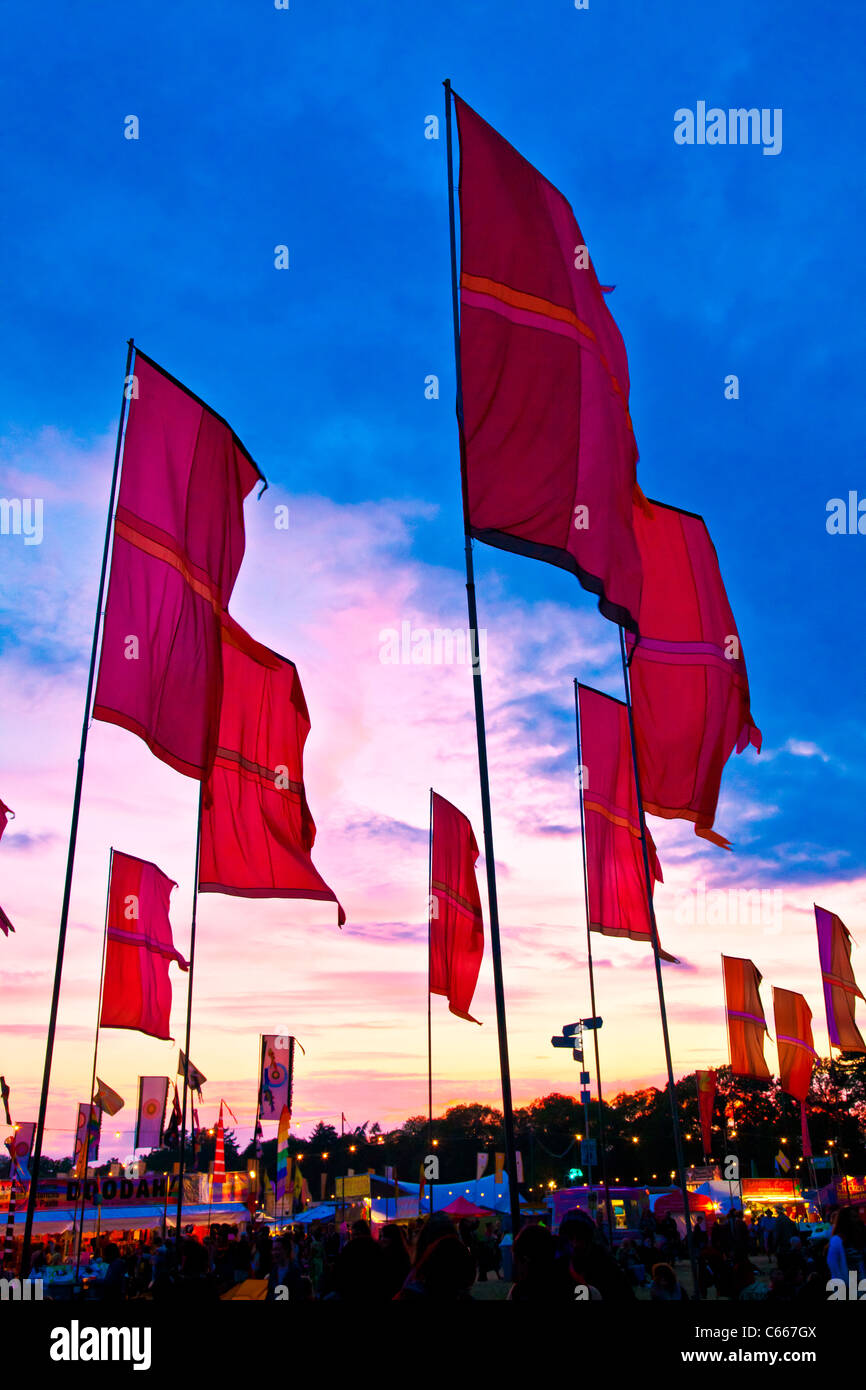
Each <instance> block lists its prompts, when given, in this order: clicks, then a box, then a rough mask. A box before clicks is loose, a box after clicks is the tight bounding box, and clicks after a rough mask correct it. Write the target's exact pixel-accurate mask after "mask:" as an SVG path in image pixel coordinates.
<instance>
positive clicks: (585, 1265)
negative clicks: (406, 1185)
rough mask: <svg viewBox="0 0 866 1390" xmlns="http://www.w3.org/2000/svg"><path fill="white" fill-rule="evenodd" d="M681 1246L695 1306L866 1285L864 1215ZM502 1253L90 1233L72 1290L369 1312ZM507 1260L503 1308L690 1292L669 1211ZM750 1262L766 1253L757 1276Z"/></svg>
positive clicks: (524, 1244)
mask: <svg viewBox="0 0 866 1390" xmlns="http://www.w3.org/2000/svg"><path fill="white" fill-rule="evenodd" d="M692 1240H693V1251H694V1255H695V1259H696V1262H697V1269H698V1280H699V1292H700V1296H701V1297H702V1298H706V1297H707V1296H708V1295H709V1296H714V1297H716V1298H724V1299H741V1300H749V1299H770V1300H778V1301H792V1300H814V1301H825V1300H826V1299H827V1297H828V1287H829V1281H830V1280H831V1279H842V1280H843V1281H844V1282H846V1283H847V1280H848V1276H849V1273H851V1272H854V1273H855V1274H856V1276H857V1278H858V1279H859V1278H863V1277H866V1220H864V1213H863V1212H862V1210H861V1211H856V1212H855V1211H854V1210H853V1209H850V1208H843V1209H841V1210H840V1211H838V1212H837V1213H836V1215H835V1218H834V1222H833V1227H832V1232H831V1235H830V1236H829V1237H827V1236H824V1237H823V1238H815V1237H812V1236H810V1235H809V1234H807V1233H806V1232H804V1230H803V1227H802V1226H798V1225H797V1223H795V1222H794V1221H793V1220H792V1219H791V1218H790V1216H788V1214H787V1213H786V1212H785V1211H780V1212H779V1213H773V1212H771V1211H769V1210H767V1211H764V1212H756V1213H753V1214H752V1215H751V1216H750V1217H748V1218H747V1217H744V1216H743V1214H742V1213H741V1212H737V1211H735V1212H732V1213H731V1215H730V1216H725V1215H719V1216H718V1217H717V1218H716V1219H715V1220H714V1221H713V1222H712V1224H711V1226H710V1228H709V1230H707V1229H706V1227H705V1223H704V1218H703V1217H700V1216H699V1217H698V1218H697V1220H696V1222H695V1225H694V1227H693V1231H692ZM509 1243H510V1242H509ZM503 1255H504V1250H503V1232H502V1226H501V1223H500V1222H499V1221H498V1220H496V1221H489V1222H488V1221H483V1222H482V1221H479V1220H478V1219H477V1218H471V1219H464V1220H460V1221H455V1220H453V1219H452V1218H451V1217H449V1216H447V1215H445V1214H444V1213H441V1214H434V1215H433V1216H430V1217H427V1218H426V1219H424V1220H419V1221H416V1222H411V1223H409V1224H408V1226H404V1225H398V1224H396V1223H388V1224H385V1225H383V1226H381V1227H380V1228H378V1229H377V1230H376V1232H375V1233H374V1232H373V1230H371V1228H370V1226H369V1224H368V1223H367V1222H366V1221H364V1220H359V1221H355V1222H354V1223H353V1224H352V1225H351V1226H350V1227H348V1228H347V1227H346V1226H345V1225H344V1226H342V1227H341V1228H338V1227H337V1226H336V1225H335V1224H334V1223H333V1222H332V1223H330V1224H328V1225H320V1226H313V1227H312V1228H311V1229H309V1230H306V1231H301V1232H295V1233H293V1232H291V1231H285V1232H283V1233H281V1234H278V1235H271V1234H270V1233H269V1232H268V1231H267V1230H265V1229H262V1228H259V1229H257V1230H254V1231H253V1232H252V1233H251V1234H246V1233H244V1232H242V1231H241V1232H238V1231H236V1230H235V1228H234V1227H230V1226H221V1225H213V1226H211V1227H210V1228H209V1230H208V1232H207V1234H206V1235H205V1236H204V1238H201V1239H200V1238H199V1237H198V1236H197V1235H196V1234H195V1233H194V1232H193V1231H192V1230H191V1229H190V1230H187V1231H186V1232H184V1234H183V1235H182V1237H181V1240H180V1243H179V1246H178V1242H177V1241H176V1239H175V1238H174V1237H173V1236H172V1235H169V1236H167V1237H166V1238H162V1237H159V1236H155V1237H153V1238H152V1239H141V1240H138V1241H135V1242H132V1241H130V1242H126V1243H122V1244H117V1243H116V1242H115V1241H113V1240H111V1239H110V1238H108V1237H96V1238H95V1239H93V1240H92V1241H90V1242H87V1243H86V1246H85V1249H84V1250H83V1252H82V1255H81V1263H82V1264H83V1267H84V1269H85V1270H87V1271H94V1270H95V1271H98V1274H97V1275H91V1277H89V1278H84V1279H83V1280H82V1283H83V1288H84V1293H85V1296H87V1294H88V1293H89V1294H90V1296H92V1297H99V1298H101V1299H103V1300H106V1301H112V1300H117V1301H119V1300H124V1299H130V1298H142V1297H144V1298H152V1299H154V1300H176V1299H178V1298H180V1299H183V1300H209V1299H215V1298H220V1297H225V1296H227V1295H228V1296H233V1294H238V1293H239V1292H240V1295H241V1296H247V1295H245V1294H244V1292H243V1290H242V1289H240V1288H239V1286H246V1285H248V1283H249V1281H252V1287H253V1288H254V1289H255V1292H254V1293H251V1294H250V1295H249V1296H254V1297H262V1296H263V1297H265V1298H266V1299H267V1300H269V1301H281V1300H282V1301H289V1302H295V1303H296V1302H303V1303H306V1302H312V1301H318V1300H321V1301H330V1302H343V1303H364V1304H370V1303H382V1302H388V1301H391V1300H397V1301H417V1300H429V1299H433V1300H436V1301H446V1302H454V1301H463V1300H466V1299H469V1298H471V1297H472V1289H473V1286H474V1285H476V1284H477V1283H478V1282H479V1281H481V1282H484V1281H486V1280H488V1279H489V1277H490V1275H491V1274H492V1275H493V1276H494V1277H495V1278H501V1277H502V1274H503ZM511 1256H512V1258H511V1261H510V1262H509V1264H510V1268H509V1269H508V1271H507V1273H508V1274H509V1276H510V1280H511V1287H510V1290H509V1293H508V1298H509V1299H511V1300H512V1301H514V1302H531V1301H538V1300H544V1301H545V1302H548V1303H549V1302H560V1301H561V1302H569V1303H574V1302H575V1300H580V1299H586V1300H589V1301H595V1300H601V1301H602V1302H621V1301H628V1300H632V1299H634V1298H636V1297H646V1296H647V1295H648V1296H649V1298H650V1299H651V1300H653V1301H661V1302H677V1301H683V1300H688V1299H689V1298H692V1297H694V1296H695V1295H694V1293H693V1292H687V1290H686V1288H685V1287H684V1284H683V1282H682V1277H681V1274H679V1275H678V1273H677V1265H678V1263H681V1262H685V1267H686V1268H688V1267H689V1262H690V1259H691V1252H690V1251H689V1250H688V1249H687V1248H686V1245H685V1241H684V1240H683V1238H682V1236H681V1234H680V1231H679V1228H678V1226H677V1223H676V1221H675V1219H674V1218H673V1216H670V1215H669V1216H666V1217H665V1218H663V1219H662V1220H657V1218H656V1217H655V1216H654V1215H653V1213H652V1212H649V1211H647V1212H645V1213H644V1214H643V1217H642V1219H641V1226H640V1231H639V1232H638V1233H636V1234H627V1235H625V1236H624V1237H623V1238H622V1239H619V1240H617V1241H615V1242H614V1244H613V1245H611V1244H610V1243H609V1241H608V1240H607V1238H606V1235H605V1232H604V1230H603V1227H602V1225H601V1223H600V1221H598V1220H596V1221H594V1220H592V1218H591V1217H589V1216H588V1215H586V1214H585V1213H584V1212H582V1211H580V1210H578V1209H575V1210H573V1211H571V1212H569V1213H568V1214H567V1215H566V1216H565V1218H564V1219H563V1221H562V1222H561V1225H560V1228H559V1231H558V1232H557V1233H556V1234H553V1233H552V1232H551V1231H550V1230H549V1229H548V1228H547V1226H546V1225H545V1224H544V1222H543V1221H531V1222H530V1223H529V1224H527V1225H526V1226H524V1227H523V1228H522V1229H521V1230H520V1231H519V1233H518V1235H517V1237H516V1239H515V1240H514V1243H513V1247H512V1249H511ZM757 1256H762V1257H764V1258H763V1259H762V1263H761V1266H760V1267H759V1266H758V1265H757V1264H756V1263H755V1259H756V1257H757ZM62 1258H63V1255H62V1252H61V1251H60V1250H59V1249H58V1248H56V1247H55V1244H54V1242H52V1241H50V1240H49V1241H46V1242H45V1243H44V1244H43V1245H41V1246H38V1247H37V1248H36V1249H35V1250H34V1252H33V1258H32V1262H31V1272H30V1277H31V1278H40V1277H44V1276H45V1272H46V1270H48V1269H50V1268H51V1266H52V1263H54V1262H56V1261H58V1260H61V1259H62ZM688 1283H689V1285H690V1287H691V1280H690V1279H689V1280H688ZM639 1290H642V1291H643V1292H640V1293H639V1292H638V1291H639ZM711 1291H712V1292H711Z"/></svg>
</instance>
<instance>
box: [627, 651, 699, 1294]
mask: <svg viewBox="0 0 866 1390" xmlns="http://www.w3.org/2000/svg"><path fill="white" fill-rule="evenodd" d="M619 650H620V656H621V658H622V679H623V686H624V687H625V704H626V709H627V710H628V731H629V737H630V739H631V761H632V767H633V769H634V786H635V792H636V793H637V807H638V816H639V818H640V842H641V848H642V850H643V868H644V879H645V883H646V897H647V908H648V910H649V922H650V932H651V935H652V944H653V956H654V958H655V967H656V984H657V985H658V991H659V1014H660V1016H661V1022H662V1037H663V1038H664V1044H665V1061H666V1063H667V1069H668V1093H669V1095H670V1101H671V1128H672V1130H673V1136H674V1153H675V1156H676V1164H677V1175H678V1177H679V1183H680V1192H681V1193H682V1197H683V1215H684V1217H685V1223H686V1249H687V1250H688V1252H689V1258H690V1260H691V1264H692V1278H693V1279H694V1285H695V1297H696V1298H700V1296H701V1290H700V1281H699V1279H698V1260H697V1254H696V1251H695V1248H694V1243H693V1241H692V1219H691V1212H690V1210H689V1192H688V1188H687V1187H686V1170H685V1164H684V1160H683V1141H682V1135H681V1134H680V1119H679V1115H678V1114H677V1095H676V1090H675V1089H674V1066H673V1062H672V1060H671V1040H670V1034H669V1033H668V1014H667V1009H666V1007H665V988H664V982H663V980H662V961H661V954H660V952H659V934H658V928H657V926H656V913H655V906H654V904H653V881H652V874H651V873H650V862H649V849H648V847H647V834H646V816H645V815H644V809H643V796H642V795H641V789H640V774H639V772H638V764H637V742H636V740H635V733H634V713H633V711H632V707H631V680H630V678H629V665H628V658H627V657H626V651H625V630H624V629H623V628H622V626H620V629H619Z"/></svg>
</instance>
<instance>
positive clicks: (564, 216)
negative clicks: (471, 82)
mask: <svg viewBox="0 0 866 1390" xmlns="http://www.w3.org/2000/svg"><path fill="white" fill-rule="evenodd" d="M456 102H457V122H458V127H459V132H460V246H461V273H460V304H461V319H460V360H461V367H462V378H463V413H464V420H463V424H464V441H465V458H464V466H465V471H466V481H467V491H468V499H467V500H468V510H469V520H470V525H471V530H472V534H473V535H474V536H477V537H478V539H479V540H482V541H487V542H488V543H489V544H490V545H496V546H499V547H500V548H502V549H503V550H513V551H517V552H518V553H519V554H521V555H528V556H530V557H532V558H534V559H537V560H546V561H549V562H550V563H551V564H554V565H559V566H561V567H562V568H563V569H568V570H571V571H572V573H574V574H576V575H577V577H578V579H579V580H580V582H581V584H582V585H583V587H584V588H585V589H589V590H590V591H591V592H592V593H594V594H597V595H598V599H599V608H600V609H601V611H602V613H603V614H604V615H605V617H607V618H612V619H613V621H614V622H621V623H623V624H624V625H625V626H626V627H628V628H630V629H632V630H636V629H637V621H638V610H639V607H640V557H639V555H638V551H637V545H636V544H635V538H634V529H633V522H632V506H633V502H634V501H635V499H636V498H639V497H640V493H639V490H638V489H637V477H636V471H635V466H636V463H637V456H638V455H637V446H636V444H635V439H634V432H633V430H632V423H631V417H630V416H629V409H628V396H629V377H628V361H627V358H626V352H625V347H624V345H623V341H622V337H621V336H620V332H619V329H618V328H617V326H616V324H615V323H614V320H613V318H612V316H611V314H610V311H609V309H608V307H607V304H606V303H605V297H604V294H603V292H602V288H601V286H600V285H599V282H598V279H597V277H596V273H595V270H594V268H593V266H592V263H591V261H590V259H589V255H588V253H587V250H586V246H585V244H584V239H583V234H582V232H581V230H580V227H579V226H578V224H577V221H576V219H575V216H574V213H573V212H572V210H571V207H570V206H569V204H568V203H567V202H566V200H565V198H564V197H563V196H562V194H561V193H560V192H559V190H558V189H556V188H554V186H553V184H551V183H548V181H547V179H545V178H544V177H543V176H542V175H541V174H540V173H539V172H538V170H537V169H535V168H533V166H532V165H531V164H529V163H528V162H527V161H526V160H525V159H524V158H523V156H522V155H520V154H518V153H517V151H516V150H515V149H514V148H513V147H512V146H511V145H509V143H508V141H507V140H505V139H503V137H502V136H501V135H499V134H498V132H497V131H495V130H494V129H493V127H492V126H489V125H488V124H487V122H486V121H483V120H482V119H481V117H480V116H479V115H477V113H476V112H475V111H473V110H472V108H471V107H470V106H467V105H466V103H465V102H464V101H461V100H460V99H459V98H456Z"/></svg>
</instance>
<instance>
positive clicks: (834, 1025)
mask: <svg viewBox="0 0 866 1390" xmlns="http://www.w3.org/2000/svg"><path fill="white" fill-rule="evenodd" d="M815 924H816V926H817V928H818V955H819V958H820V961H821V979H822V981H823V983H824V1006H825V1008H826V1010H827V1032H828V1034H829V1036H830V1042H831V1044H832V1046H833V1047H838V1048H839V1049H840V1050H841V1051H842V1052H866V1043H864V1041H863V1035H862V1033H861V1032H860V1029H859V1028H858V1027H857V1023H856V1019H855V1010H856V1007H857V1000H858V999H862V998H863V995H862V993H861V991H860V987H859V986H858V984H857V981H856V980H855V978H854V970H853V967H852V965H851V933H850V932H849V930H848V928H847V927H846V926H845V923H844V922H843V921H842V919H841V917H837V916H836V913H835V912H828V911H827V909H826V908H825V907H818V905H817V903H816V904H815Z"/></svg>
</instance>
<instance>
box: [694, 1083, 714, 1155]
mask: <svg viewBox="0 0 866 1390" xmlns="http://www.w3.org/2000/svg"><path fill="white" fill-rule="evenodd" d="M695 1081H696V1082H697V1087H698V1111H699V1113H700V1117H701V1139H702V1141H703V1146H704V1156H705V1157H706V1158H709V1156H710V1154H711V1153H712V1152H713V1101H714V1100H715V1098H716V1073H715V1072H714V1071H696V1072H695Z"/></svg>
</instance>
